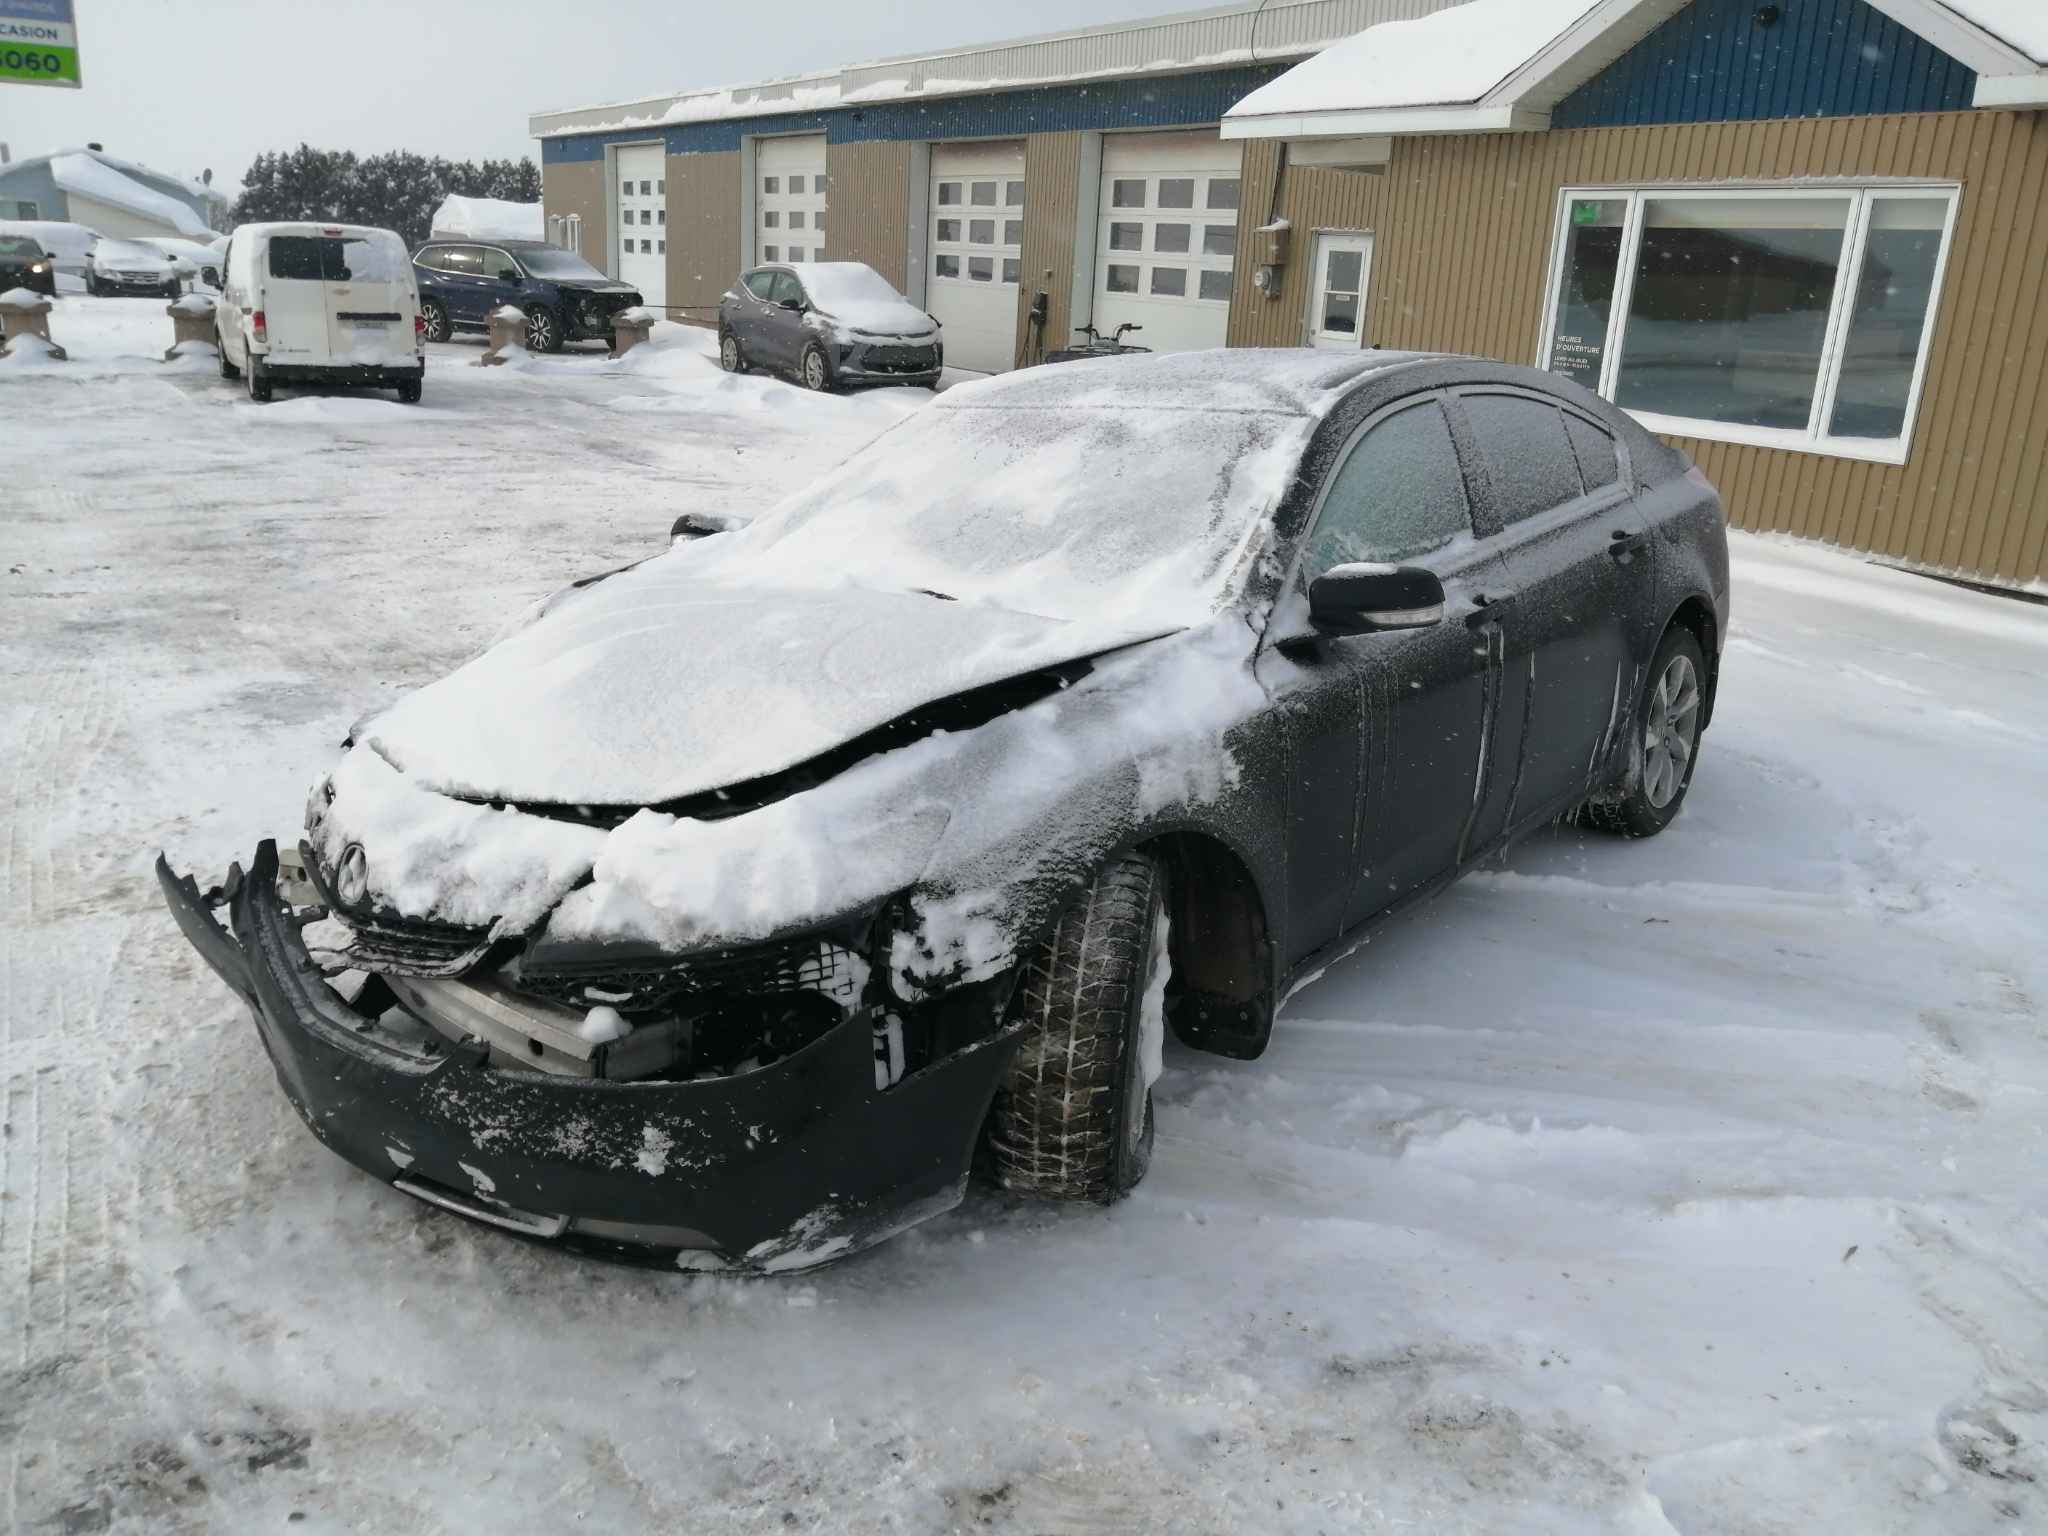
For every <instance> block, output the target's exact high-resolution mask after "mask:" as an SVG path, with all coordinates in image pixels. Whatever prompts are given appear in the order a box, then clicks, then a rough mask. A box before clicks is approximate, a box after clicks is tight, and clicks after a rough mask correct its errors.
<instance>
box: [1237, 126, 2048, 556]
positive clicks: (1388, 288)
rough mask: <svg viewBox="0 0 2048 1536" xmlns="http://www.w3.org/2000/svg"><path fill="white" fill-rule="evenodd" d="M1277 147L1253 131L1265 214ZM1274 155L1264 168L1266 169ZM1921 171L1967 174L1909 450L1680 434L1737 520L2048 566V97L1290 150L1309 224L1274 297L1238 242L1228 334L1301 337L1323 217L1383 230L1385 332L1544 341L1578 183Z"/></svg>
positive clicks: (1516, 352)
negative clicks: (1963, 106) (1370, 150)
mask: <svg viewBox="0 0 2048 1536" xmlns="http://www.w3.org/2000/svg"><path fill="white" fill-rule="evenodd" d="M1272 153H1273V152H1272V151H1271V150H1270V149H1267V148H1265V147H1263V146H1260V147H1258V148H1257V149H1256V150H1254V149H1253V148H1252V147H1250V146H1248V148H1247V155H1246V162H1245V165H1246V193H1247V198H1248V199H1250V200H1254V201H1253V206H1252V207H1251V208H1249V209H1248V210H1247V213H1246V216H1245V221H1244V238H1245V242H1246V248H1247V249H1249V243H1250V235H1249V228H1250V226H1251V225H1252V224H1255V223H1257V222H1259V219H1258V218H1254V217H1253V216H1252V215H1253V214H1254V213H1259V214H1261V215H1262V214H1263V201H1262V197H1263V194H1262V191H1261V189H1260V178H1261V176H1266V177H1270V174H1271V171H1270V167H1271V160H1270V158H1268V157H1270V155H1271V154H1272ZM1255 167H1256V169H1255ZM1799 176H1814V177H1825V176H1844V177H1848V176H1858V177H1872V176H1918V177H1929V178H1940V179H1943V180H1953V181H1958V182H1960V183H1961V184H1962V187H1963V196H1962V206H1961V209H1960V211H1959V215H1958V220H1957V225H1956V235H1955V242H1954V245H1953V248H1952V251H1951V255H1950V259H1949V265H1948V271H1947V275H1946V278H1945V280H1944V283H1943V288H1942V294H1941V297H1940V305H1939V309H1938V310H1937V313H1936V317H1935V330H1934V345H1933V350H1932V353H1931V356H1930V359H1929V365H1928V371H1927V382H1926V386H1925V390H1924V392H1923V394H1922V397H1921V402H1920V412H1919V417H1918V420H1917V421H1916V423H1915V426H1914V432H1913V441H1912V443H1911V445H1910V449H1909V452H1908V457H1907V462H1906V463H1905V464H1903V465H1893V464H1870V463H1863V462H1860V461H1854V460H1847V459H1838V458H1829V457H1825V456H1822V455H1818V454H1810V453H1793V452H1787V451H1785V450H1783V449H1772V448H1757V447H1750V446H1746V445H1737V444H1728V443H1710V442H1704V441H1700V440H1696V439H1691V438H1680V439H1676V440H1675V441H1677V442H1678V443H1679V446H1681V447H1682V448H1684V449H1685V451H1686V452H1688V453H1689V454H1691V455H1692V456H1693V458H1694V459H1696V460H1697V461H1698V462H1699V464H1700V466H1701V468H1703V469H1704V470H1706V472H1707V473H1708V474H1709V475H1711V476H1712V477H1713V479H1714V482H1715V484H1717V485H1718V486H1719V487H1720V488H1721V492H1722V494H1723V496H1724V497H1726V498H1727V502H1728V507H1729V513H1730V516H1731V518H1732V520H1733V521H1734V522H1735V523H1737V524H1738V525H1739V526H1741V527H1745V528H1759V529H1777V530H1783V531H1785V532H1788V533H1795V534H1799V535H1802V536H1804V537H1808V538H1815V539H1823V540H1827V541H1829V542H1832V543H1838V544H1842V545H1846V546H1848V547H1850V548H1853V549H1859V550H1868V551H1871V552H1873V553H1877V554H1882V555H1885V556H1888V557H1891V558H1893V559H1898V560H1903V561H1908V562H1911V563H1913V564H1917V565H1922V566H1926V567H1930V568H1935V569H1940V570H1947V571H1955V572H1959V573H1963V574H1968V575H1971V576H1975V577H1979V578H1982V579H1985V580H1993V581H1999V582H2004V583H2023V582H2029V581H2039V580H2042V579H2044V578H2048V552H2044V543H2048V487H2044V477H2048V398H2044V384H2048V380H2044V377H2043V366H2044V363H2043V359H2044V354H2048V281H2044V275H2048V210H2044V204H2048V114H2043V113H2023V112H1946V113H1916V114H1910V115H1901V116H1884V117H1858V118H1821V119H1794V120H1784V121H1775V122H1749V123H1706V124H1673V125H1668V126H1658V127H1648V128H1597V129H1585V130H1578V131H1571V132H1552V133H1541V134H1486V135H1477V136H1471V137H1454V138H1413V139H1402V140H1397V141H1396V143H1395V145H1394V153H1393V160H1392V163H1391V164H1390V165H1389V167H1388V168H1387V170H1386V171H1385V172H1384V173H1383V174H1380V175H1374V176H1361V175H1352V174H1347V173H1336V172H1323V171H1292V170H1290V171H1289V172H1288V173H1287V175H1286V177H1285V180H1284V182H1283V186H1282V191H1281V196H1280V201H1279V209H1278V211H1279V212H1280V213H1282V214H1284V215H1285V216H1286V217H1288V218H1289V219H1291V220H1292V221H1293V223H1294V229H1295V244H1294V250H1293V253H1292V256H1291V259H1290V261H1289V264H1288V270H1287V274H1286V285H1285V287H1284V289H1283V291H1282V295H1281V297H1280V299H1279V300H1277V301H1266V300H1262V299H1259V298H1257V297H1256V296H1255V295H1254V294H1253V292H1252V290H1251V288H1250V286H1249V277H1250V271H1251V268H1252V267H1253V266H1254V265H1255V264H1256V252H1252V253H1251V254H1248V255H1246V256H1244V257H1242V258H1241V259H1240V263H1239V267H1240V270H1239V278H1238V290H1237V291H1238V302H1237V304H1236V306H1235V308H1234V311H1233V314H1232V324H1231V340H1232V341H1233V342H1237V343H1240V344H1266V345H1289V344H1293V343H1295V342H1298V341H1299V340H1300V339H1301V325H1302V320H1303V316H1304V315H1305V313H1306V302H1307V289H1306V284H1307V281H1308V271H1307V267H1308V262H1309V258H1310V246H1311V240H1310V231H1312V230H1313V229H1315V228H1318V227H1322V228H1346V229H1349V228H1367V229H1371V230H1373V231H1374V234H1375V236H1376V240H1375V246H1374V252H1373V271H1372V294H1371V299H1370V302H1369V306H1368V310H1367V314H1368V316H1369V319H1368V325H1367V332H1366V336H1367V339H1369V340H1371V341H1373V342H1377V343H1378V344H1380V345H1381V346H1386V347H1423V348H1434V349H1442V350H1446V351H1456V352H1476V353H1482V354H1486V355H1489V356H1494V357H1502V358H1506V359H1508V360H1510V361H1513V362H1524V363H1526V362H1535V361H1537V358H1536V348H1537V345H1538V343H1539V341H1540V339H1541V332H1542V326H1543V312H1544V300H1545V293H1544V284H1545V281H1546V278H1547V275H1548V273H1547V268H1548V263H1549V257H1550V251H1551V244H1552V235H1553V233H1554V231H1555V222H1556V209H1557V194H1558V191H1559V189H1560V188H1562V187H1566V186H1599V185H1602V184H1605V183H1617V184H1618V183H1627V182H1639V181H1659V182H1662V181H1669V182H1687V181H1711V180H1723V179H1750V178H1754V179H1772V178H1783V177H1799Z"/></svg>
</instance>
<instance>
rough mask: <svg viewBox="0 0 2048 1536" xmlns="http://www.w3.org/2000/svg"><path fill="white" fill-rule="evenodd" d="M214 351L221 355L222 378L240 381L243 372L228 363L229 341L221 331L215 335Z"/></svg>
mask: <svg viewBox="0 0 2048 1536" xmlns="http://www.w3.org/2000/svg"><path fill="white" fill-rule="evenodd" d="M213 349H214V351H215V352H217V353H218V354H219V355H220V376H221V377H222V378H224V379H239V378H240V377H241V376H242V370H241V369H239V368H237V367H236V366H235V365H234V364H233V363H231V362H229V361H228V344H227V339H226V338H225V337H223V336H222V335H221V333H220V332H219V331H215V332H214V333H213Z"/></svg>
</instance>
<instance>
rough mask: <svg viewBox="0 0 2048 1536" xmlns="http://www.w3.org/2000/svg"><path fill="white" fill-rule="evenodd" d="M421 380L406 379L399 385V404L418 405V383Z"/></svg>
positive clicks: (419, 383)
mask: <svg viewBox="0 0 2048 1536" xmlns="http://www.w3.org/2000/svg"><path fill="white" fill-rule="evenodd" d="M422 382H423V381H421V380H419V379H407V380H406V381H405V382H404V383H403V384H401V385H399V386H398V403H399V404H400V405H418V404H419V403H420V385H421V383H422Z"/></svg>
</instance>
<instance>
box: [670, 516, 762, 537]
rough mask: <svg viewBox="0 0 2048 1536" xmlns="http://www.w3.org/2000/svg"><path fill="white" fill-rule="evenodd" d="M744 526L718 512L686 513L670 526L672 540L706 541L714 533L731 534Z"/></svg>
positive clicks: (739, 521) (736, 519) (741, 522)
mask: <svg viewBox="0 0 2048 1536" xmlns="http://www.w3.org/2000/svg"><path fill="white" fill-rule="evenodd" d="M742 526H744V522H743V520H741V519H738V518H731V517H724V516H721V515H720V514H718V513H716V512H685V513H684V514H683V515H682V516H681V517H679V518H677V519H676V520H675V521H674V522H673V523H671V524H670V525H669V530H668V536H669V537H670V538H671V539H706V538H709V537H710V536H711V535H712V534H714V533H730V532H732V531H733V529H735V528H739V527H742Z"/></svg>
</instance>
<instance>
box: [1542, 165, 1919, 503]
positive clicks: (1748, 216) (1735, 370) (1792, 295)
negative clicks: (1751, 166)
mask: <svg viewBox="0 0 2048 1536" xmlns="http://www.w3.org/2000/svg"><path fill="white" fill-rule="evenodd" d="M1958 197H1959V192H1958V190H1957V189H1955V188H1953V187H1896V186H1879V187H1853V186H1850V187H1841V186H1833V185H1830V186H1823V187H1756V188H1742V189H1731V190H1726V191H1722V190H1715V191H1707V192H1701V191H1687V190H1683V189H1671V190H1656V189H1643V190H1628V191H1604V192H1603V191H1591V192H1588V191H1573V190H1568V191H1567V192H1566V193H1565V194H1564V195H1563V198H1562V199H1561V202H1560V212H1559V227H1558V233H1557V237H1556V241H1555V244H1554V248H1553V249H1554V255H1553V266H1554V271H1555V274H1556V275H1555V278H1554V280H1553V283H1552V287H1551V293H1550V301H1549V308H1548V313H1547V314H1546V316H1545V322H1546V332H1545V347H1544V361H1545V363H1546V366H1548V367H1549V368H1550V369H1551V370H1552V371H1554V372H1557V373H1561V374H1564V375H1565V376H1566V377H1568V378H1572V379H1574V380H1576V381H1577V382H1579V383H1581V384H1584V385H1585V386H1587V387H1588V388H1591V389H1595V390H1597V391H1598V392H1599V393H1601V394H1602V395H1605V396H1606V397H1607V398H1608V399H1611V400H1613V401H1614V402H1615V403H1616V404H1618V405H1620V406H1622V407H1623V408H1624V409H1627V410H1629V411H1631V412H1633V413H1635V414H1636V415H1637V416H1638V418H1639V419H1641V420H1642V421H1643V422H1644V423H1645V425H1648V426H1650V427H1652V428H1654V429H1655V430H1658V431H1664V432H1671V433H1680V434H1687V435H1696V436H1700V437H1706V438H1712V439H1715V440H1718V441H1725V442H1746V443H1756V444H1760V445H1767V446H1772V447H1790V448H1802V447H1803V448H1811V449H1815V450H1817V451H1821V452H1832V453H1839V454H1844V455H1847V456H1851V457H1860V458H1873V459H1879V460H1884V461H1889V462H1894V463H1902V462H1904V459H1905V450H1906V443H1907V440H1908V438H1909V436H1910V433H1911V427H1912V420H1913V413H1914V409H1915V407H1916V404H1917V399H1918V395H1919V392H1920V388H1921V385H1922V382H1923V379H1924V375H1925V370H1926V361H1927V352H1928V349H1929V346H1930V344H1931V340H1932V331H1933V324H1934V318H1935V317H1934V310H1935V303H1936V299H1937V296H1938V293H1939V289H1940V283H1941V275H1942V271H1943V268H1944V265H1945V262H1946V258H1947V252H1948V247H1949V244H1950V240H1951V237H1952V232H1953V226H1954V220H1955V209H1956V203H1957V200H1958Z"/></svg>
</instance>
